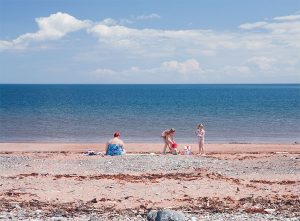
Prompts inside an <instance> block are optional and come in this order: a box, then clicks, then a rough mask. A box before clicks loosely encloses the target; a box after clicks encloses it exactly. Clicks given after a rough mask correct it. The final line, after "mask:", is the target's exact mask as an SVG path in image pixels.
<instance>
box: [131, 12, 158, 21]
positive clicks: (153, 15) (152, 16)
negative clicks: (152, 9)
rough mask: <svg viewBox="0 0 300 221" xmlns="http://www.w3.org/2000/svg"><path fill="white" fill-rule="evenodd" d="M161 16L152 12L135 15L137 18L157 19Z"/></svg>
mask: <svg viewBox="0 0 300 221" xmlns="http://www.w3.org/2000/svg"><path fill="white" fill-rule="evenodd" d="M159 18H161V17H160V15H158V14H155V13H152V14H149V15H139V16H137V17H136V19H137V20H149V19H159Z"/></svg>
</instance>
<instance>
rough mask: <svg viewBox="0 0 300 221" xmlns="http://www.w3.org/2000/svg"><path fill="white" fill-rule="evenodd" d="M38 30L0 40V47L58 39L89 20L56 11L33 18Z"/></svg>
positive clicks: (5, 47) (12, 46)
mask: <svg viewBox="0 0 300 221" xmlns="http://www.w3.org/2000/svg"><path fill="white" fill-rule="evenodd" d="M35 21H36V22H37V24H38V27H39V30H38V31H37V32H34V33H26V34H23V35H21V36H19V37H18V38H16V39H14V40H12V41H0V49H1V48H2V49H9V48H19V47H24V45H26V44H27V43H30V42H31V41H46V40H58V39H60V38H62V37H64V36H65V35H66V34H68V33H70V32H75V31H78V30H80V29H83V28H87V27H89V26H90V25H91V22H90V21H87V20H85V21H81V20H78V19H76V18H75V17H73V16H71V15H69V14H66V13H62V12H57V13H55V14H51V15H50V16H49V17H40V18H36V20H35Z"/></svg>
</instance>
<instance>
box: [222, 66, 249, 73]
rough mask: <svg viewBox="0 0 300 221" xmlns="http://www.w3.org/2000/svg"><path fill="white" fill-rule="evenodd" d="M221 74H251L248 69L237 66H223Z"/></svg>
mask: <svg viewBox="0 0 300 221" xmlns="http://www.w3.org/2000/svg"><path fill="white" fill-rule="evenodd" d="M221 72H222V73H226V74H228V73H229V74H232V75H236V74H248V73H250V72H251V70H250V68H249V67H248V66H246V65H239V66H225V67H224V68H223V70H221Z"/></svg>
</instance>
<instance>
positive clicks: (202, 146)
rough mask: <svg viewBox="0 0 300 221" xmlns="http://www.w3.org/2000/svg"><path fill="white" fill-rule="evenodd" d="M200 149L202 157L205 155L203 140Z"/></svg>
mask: <svg viewBox="0 0 300 221" xmlns="http://www.w3.org/2000/svg"><path fill="white" fill-rule="evenodd" d="M200 148H201V155H202V154H204V140H201V142H200Z"/></svg>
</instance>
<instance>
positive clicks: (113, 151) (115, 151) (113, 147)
mask: <svg viewBox="0 0 300 221" xmlns="http://www.w3.org/2000/svg"><path fill="white" fill-rule="evenodd" d="M124 153H125V152H124V151H123V148H122V147H121V146H120V145H119V144H109V145H108V148H107V155H110V156H118V155H122V154H124Z"/></svg>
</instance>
